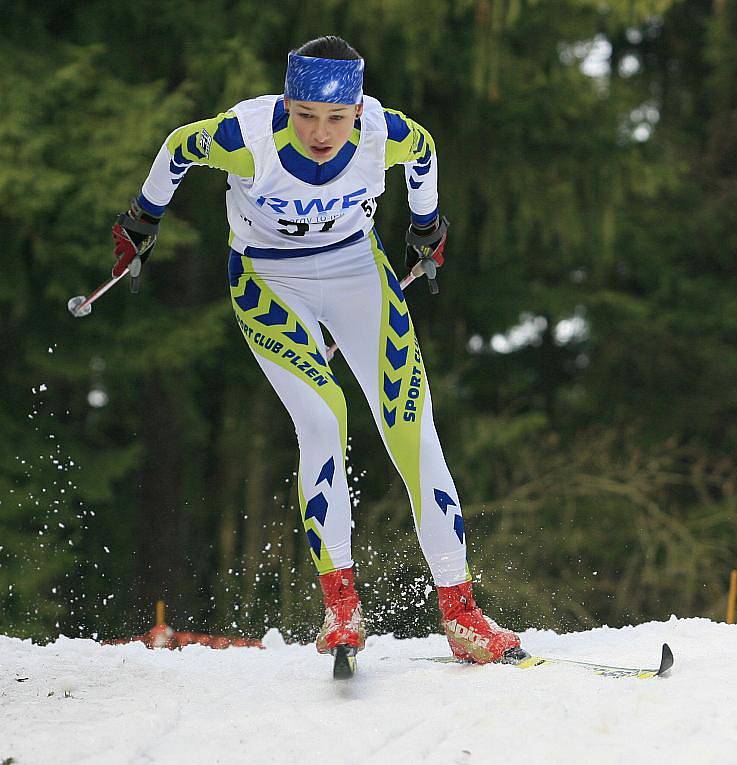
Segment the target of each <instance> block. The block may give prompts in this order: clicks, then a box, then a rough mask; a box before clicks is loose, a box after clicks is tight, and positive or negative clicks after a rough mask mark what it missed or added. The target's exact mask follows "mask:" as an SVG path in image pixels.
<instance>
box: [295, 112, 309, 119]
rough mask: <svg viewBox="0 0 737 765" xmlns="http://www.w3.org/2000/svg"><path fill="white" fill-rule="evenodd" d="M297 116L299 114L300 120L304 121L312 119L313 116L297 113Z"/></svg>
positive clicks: (307, 113) (306, 113)
mask: <svg viewBox="0 0 737 765" xmlns="http://www.w3.org/2000/svg"><path fill="white" fill-rule="evenodd" d="M297 114H299V116H300V118H301V119H303V120H309V119H312V115H311V114H310V113H309V112H297Z"/></svg>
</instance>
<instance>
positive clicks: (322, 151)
mask: <svg viewBox="0 0 737 765" xmlns="http://www.w3.org/2000/svg"><path fill="white" fill-rule="evenodd" d="M332 151H333V147H332V146H310V152H311V153H312V155H313V156H315V157H327V156H328V155H329V154H330V153H331V152H332Z"/></svg>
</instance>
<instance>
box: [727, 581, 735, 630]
mask: <svg viewBox="0 0 737 765" xmlns="http://www.w3.org/2000/svg"><path fill="white" fill-rule="evenodd" d="M735 610H737V569H735V570H733V571H732V575H731V576H730V577H729V595H727V624H734V617H735Z"/></svg>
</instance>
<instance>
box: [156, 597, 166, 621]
mask: <svg viewBox="0 0 737 765" xmlns="http://www.w3.org/2000/svg"><path fill="white" fill-rule="evenodd" d="M164 609H165V606H164V601H163V600H157V601H156V626H157V627H160V626H161V625H162V624H166V621H165V620H164Z"/></svg>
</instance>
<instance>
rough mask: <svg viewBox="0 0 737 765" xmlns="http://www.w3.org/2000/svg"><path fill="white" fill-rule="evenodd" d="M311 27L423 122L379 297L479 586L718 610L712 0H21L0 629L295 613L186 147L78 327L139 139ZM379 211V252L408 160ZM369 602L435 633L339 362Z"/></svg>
mask: <svg viewBox="0 0 737 765" xmlns="http://www.w3.org/2000/svg"><path fill="white" fill-rule="evenodd" d="M325 33H335V34H340V35H342V36H344V37H345V38H346V39H348V40H349V41H350V42H351V43H352V44H353V45H354V46H355V47H356V48H357V49H358V50H359V51H360V52H361V53H362V54H363V55H364V57H365V59H366V61H367V66H366V87H365V90H366V92H367V93H370V94H372V95H375V96H377V97H378V98H379V99H380V100H381V101H382V102H383V103H384V104H385V106H388V107H392V108H397V109H401V110H403V111H405V112H406V113H407V114H409V115H410V116H412V117H414V118H415V119H417V120H418V121H419V122H421V123H422V124H423V125H425V126H426V127H427V128H428V129H429V130H430V131H431V132H432V134H433V135H434V137H435V140H436V144H437V147H438V153H439V158H440V172H441V209H442V211H443V212H444V213H445V214H446V215H447V216H448V217H449V219H450V221H451V229H450V238H449V245H448V258H447V265H446V266H445V267H444V268H443V269H442V271H441V273H440V277H439V278H440V286H441V291H440V294H439V295H438V296H437V297H433V296H431V295H430V294H429V293H428V290H427V288H426V286H425V285H424V284H422V283H415V284H414V285H413V286H412V287H411V288H410V290H409V292H408V300H409V302H410V305H411V308H412V311H413V315H414V319H415V324H416V326H417V329H418V333H419V336H420V340H421V343H422V346H423V350H424V355H425V360H426V364H427V366H428V369H429V373H430V380H431V384H432V391H433V398H434V405H435V414H436V422H437V425H438V430H439V432H440V435H441V440H442V442H443V444H444V448H445V452H446V456H447V459H448V461H449V464H450V466H451V469H452V471H453V473H454V476H455V479H456V483H457V485H458V488H459V491H460V495H461V499H462V502H463V505H464V515H465V519H466V529H467V532H468V539H469V543H470V550H469V552H470V560H471V564H472V570H473V573H474V575H475V576H476V577H477V578H478V579H480V581H479V584H478V585H477V593H478V597H479V600H480V601H481V602H482V603H483V604H484V605H485V606H486V607H487V608H488V610H490V611H491V613H492V614H494V615H495V617H496V618H497V619H498V620H499V621H502V622H503V623H505V624H507V625H509V626H511V627H514V628H518V629H519V628H524V627H527V626H537V627H549V628H554V629H556V630H571V629H581V628H587V627H590V626H593V625H598V624H601V623H608V624H610V625H622V624H626V623H634V622H640V621H643V620H647V619H662V618H667V617H668V616H669V615H670V614H671V613H676V614H678V615H680V616H693V615H702V616H707V617H711V618H723V613H724V594H725V588H726V584H727V577H728V573H729V569H730V568H732V567H734V566H735V563H737V466H736V465H735V460H734V455H735V447H736V446H737V416H736V415H737V349H736V348H735V342H736V341H737V265H736V259H735V253H736V251H737V91H736V88H735V86H736V83H737V76H736V75H737V0H713V2H712V1H711V0H709V1H707V0H685V1H682V2H672V1H670V0H651V1H645V0H609V1H608V2H601V1H600V0H557V1H556V2H543V1H542V0H537V1H535V0H456V1H455V2H450V1H448V0H362V2H352V1H351V2H344V1H343V0H311V2H310V3H302V2H297V1H296V0H281V1H280V2H279V3H263V2H254V1H252V0H242V1H241V2H236V1H230V2H229V1H226V0H208V2H207V3H200V2H182V0H177V1H176V2H173V1H172V0H159V1H158V2H156V3H148V2H139V3H137V4H134V6H130V5H129V4H121V3H113V2H110V1H109V0H88V1H87V2H84V3H81V2H64V1H62V0H58V1H57V2H54V3H44V4H38V3H35V2H31V0H16V1H15V2H13V3H11V4H9V5H8V6H7V7H6V8H4V10H3V22H2V31H1V32H0V59H1V60H2V61H3V66H2V67H0V103H1V104H2V119H0V248H1V250H2V255H1V261H0V269H1V273H0V277H1V278H0V353H1V356H2V365H3V375H2V379H1V380H0V432H2V434H3V438H2V441H0V633H4V634H8V635H14V636H32V637H34V638H36V639H47V638H49V637H53V636H56V635H58V634H59V633H60V632H61V633H64V634H67V635H79V636H84V637H90V636H94V637H100V638H112V637H118V636H124V635H130V634H134V633H137V632H141V631H143V630H145V629H147V628H148V627H149V626H150V625H151V623H152V620H153V603H154V601H155V600H157V599H159V598H163V599H164V600H165V601H166V603H167V605H168V609H169V610H168V617H169V618H168V621H169V623H170V624H172V625H173V626H175V627H177V628H179V629H185V628H189V629H198V630H204V631H210V632H221V633H227V634H246V635H250V636H256V637H258V636H260V635H261V634H263V632H264V630H265V629H266V628H267V627H270V626H279V627H280V628H281V629H282V631H283V632H284V633H285V634H287V635H290V636H291V637H292V638H293V639H303V640H307V639H310V638H311V637H312V636H314V632H315V628H316V626H317V625H318V624H319V623H320V621H321V605H320V598H319V597H318V596H317V592H316V589H315V576H314V571H313V567H312V563H311V561H310V559H309V554H308V550H307V546H306V542H305V539H304V534H303V531H302V527H301V520H300V518H299V510H298V509H297V498H296V486H295V480H294V479H295V471H296V459H297V451H296V442H295V438H294V433H293V429H292V425H291V421H290V420H289V417H288V415H287V414H286V412H285V411H284V409H283V407H282V405H281V403H280V402H279V400H278V399H277V397H276V396H275V394H274V393H273V391H272V390H271V388H270V386H269V384H268V382H267V381H266V379H265V378H264V377H263V375H262V374H261V372H260V370H259V369H258V367H257V365H256V364H255V362H254V360H253V358H252V356H251V354H250V352H249V350H248V348H247V346H246V344H245V342H244V340H243V339H242V337H241V334H240V331H239V329H238V326H237V324H236V323H235V321H234V319H233V316H232V315H231V308H230V304H229V300H228V297H227V281H226V269H225V251H226V239H227V222H226V218H225V210H224V193H225V182H226V176H225V175H224V174H223V173H220V172H217V171H214V170H203V169H197V170H193V171H192V172H191V173H189V174H188V177H187V179H186V181H185V182H184V183H183V184H182V185H181V187H180V188H179V190H178V192H177V194H176V196H175V198H174V201H173V203H172V204H171V206H170V209H169V211H168V212H167V214H166V216H165V218H164V221H163V223H162V230H161V236H160V239H159V244H158V245H157V249H156V251H155V253H154V255H153V257H152V259H151V260H150V261H149V263H148V264H147V265H146V266H145V268H144V273H143V280H142V291H141V293H140V294H139V295H131V294H130V292H129V290H128V288H127V286H125V285H123V284H121V285H119V286H117V287H116V288H115V289H114V290H112V291H111V292H110V293H108V294H107V295H105V297H104V298H103V299H102V300H101V301H100V302H99V303H98V304H96V305H95V308H94V311H93V314H92V316H91V317H89V318H86V319H74V318H72V317H71V316H70V314H69V313H68V312H67V308H66V303H67V300H68V298H70V297H71V296H73V295H77V294H80V293H88V292H89V291H90V290H91V289H92V288H93V287H94V286H96V285H97V284H99V283H100V282H102V281H103V280H104V279H105V278H107V275H108V274H109V269H110V266H111V262H112V244H111V239H110V226H111V225H112V222H113V219H114V216H115V215H116V214H117V213H118V212H120V211H122V210H124V209H126V207H127V204H128V201H129V199H130V198H131V197H132V196H133V195H135V194H136V193H137V192H138V190H139V188H140V184H141V183H142V181H143V179H144V178H145V176H146V174H147V171H148V168H149V166H150V164H151V162H152V160H153V158H154V156H155V154H156V152H157V150H158V148H159V146H160V145H161V143H162V141H163V140H164V138H165V137H166V136H167V135H168V133H169V132H170V131H171V130H173V129H174V128H175V127H177V126H179V125H182V124H185V123H188V122H191V121H194V120H196V119H200V118H202V117H205V116H211V115H214V114H217V113H218V112H220V111H224V110H226V109H227V108H229V107H230V106H231V105H233V104H234V103H236V102H237V101H239V100H242V99H244V98H249V97H253V96H256V95H260V94H263V93H279V92H282V83H283V77H284V68H285V60H286V53H287V51H288V50H290V49H291V48H293V47H296V46H298V45H299V44H301V43H302V42H304V41H306V40H308V39H310V38H313V37H315V36H319V35H321V34H325ZM377 220H378V227H379V230H380V232H381V235H382V238H383V239H384V242H385V245H386V246H387V249H388V251H389V253H390V258H391V259H392V261H393V263H394V266H395V268H396V269H397V270H398V271H401V270H402V268H403V238H404V231H405V229H406V226H407V222H408V210H407V204H406V189H405V185H404V178H403V174H402V173H401V171H399V170H394V171H390V173H389V178H388V189H387V192H386V194H385V195H384V197H383V198H382V199H381V202H380V206H379V213H378V218H377ZM334 371H335V373H336V374H337V376H338V377H339V378H340V380H341V382H342V384H343V386H344V389H345V391H346V396H347V398H348V401H349V430H350V433H351V442H350V445H351V448H350V451H349V463H350V465H349V470H350V471H351V483H352V491H353V498H354V505H355V508H354V520H355V531H354V548H355V550H354V553H355V557H356V562H357V568H358V576H359V581H360V586H361V592H362V595H363V598H364V603H365V606H366V611H367V613H368V615H369V627H370V629H371V630H373V631H377V632H389V631H394V632H396V633H397V634H398V635H400V636H401V635H423V634H426V633H427V632H428V631H430V630H436V629H437V611H436V607H435V606H436V602H435V600H434V595H433V594H432V593H431V587H430V585H431V584H432V582H431V580H430V578H429V573H428V571H427V568H426V566H425V564H424V561H423V559H422V557H421V554H420V552H419V549H418V547H417V543H416V539H415V535H414V531H413V528H412V520H411V514H410V510H409V506H408V500H407V496H406V493H405V491H404V487H403V485H402V483H401V481H400V479H399V478H398V476H397V474H396V472H395V471H394V469H393V467H392V466H391V463H390V462H389V460H388V458H387V457H386V455H385V453H384V449H383V447H382V445H381V442H380V440H379V436H378V434H377V431H376V429H375V426H374V424H373V421H372V420H371V417H370V414H369V411H368V407H367V406H366V403H365V401H364V399H363V397H362V395H361V393H360V390H359V389H358V387H357V385H356V383H355V381H354V379H353V377H352V376H351V374H350V371H349V370H348V369H347V367H346V365H345V363H344V362H343V361H342V359H341V358H340V356H338V358H337V359H336V361H335V362H334Z"/></svg>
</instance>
